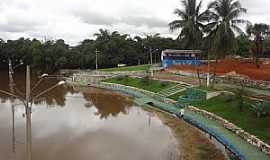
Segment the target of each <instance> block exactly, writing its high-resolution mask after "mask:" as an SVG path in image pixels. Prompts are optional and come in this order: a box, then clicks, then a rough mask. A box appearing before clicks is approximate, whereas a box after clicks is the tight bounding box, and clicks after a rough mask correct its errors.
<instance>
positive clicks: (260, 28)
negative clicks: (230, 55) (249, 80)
mask: <svg viewBox="0 0 270 160" xmlns="http://www.w3.org/2000/svg"><path fill="white" fill-rule="evenodd" d="M246 32H247V34H248V36H249V37H250V38H251V37H254V44H255V46H254V47H252V48H251V50H252V54H253V59H254V63H255V64H256V66H257V68H260V65H259V60H258V57H259V56H261V55H262V53H263V41H264V39H265V38H266V37H267V36H269V35H270V26H269V25H267V24H263V23H260V24H254V25H252V24H250V25H248V26H247V30H246Z"/></svg>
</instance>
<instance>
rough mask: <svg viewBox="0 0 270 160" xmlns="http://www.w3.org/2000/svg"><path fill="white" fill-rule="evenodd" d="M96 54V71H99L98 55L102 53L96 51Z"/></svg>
mask: <svg viewBox="0 0 270 160" xmlns="http://www.w3.org/2000/svg"><path fill="white" fill-rule="evenodd" d="M95 53H96V70H98V53H100V52H99V51H98V50H97V49H96V51H95Z"/></svg>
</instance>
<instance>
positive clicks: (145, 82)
mask: <svg viewBox="0 0 270 160" xmlns="http://www.w3.org/2000/svg"><path fill="white" fill-rule="evenodd" d="M141 83H143V84H149V83H150V76H148V75H147V76H144V77H143V78H142V79H141Z"/></svg>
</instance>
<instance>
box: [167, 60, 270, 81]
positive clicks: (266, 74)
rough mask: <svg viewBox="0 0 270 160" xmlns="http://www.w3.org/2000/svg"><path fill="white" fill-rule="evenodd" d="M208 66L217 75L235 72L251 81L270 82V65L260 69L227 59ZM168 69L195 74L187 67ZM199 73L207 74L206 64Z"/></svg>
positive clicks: (242, 61)
mask: <svg viewBox="0 0 270 160" xmlns="http://www.w3.org/2000/svg"><path fill="white" fill-rule="evenodd" d="M210 66H211V67H210V68H211V69H210V70H211V72H213V70H214V68H215V67H216V73H217V75H224V74H226V73H230V72H235V73H236V74H239V75H245V76H248V77H249V78H250V79H252V80H263V81H270V64H261V65H260V68H257V67H256V65H255V64H254V63H253V62H252V61H247V60H233V59H227V60H219V61H218V64H217V66H216V63H211V65H210ZM169 69H171V70H182V71H189V72H196V68H194V67H192V66H187V65H176V66H173V67H171V68H169ZM199 71H200V72H203V73H207V72H208V66H207V64H203V65H200V66H199Z"/></svg>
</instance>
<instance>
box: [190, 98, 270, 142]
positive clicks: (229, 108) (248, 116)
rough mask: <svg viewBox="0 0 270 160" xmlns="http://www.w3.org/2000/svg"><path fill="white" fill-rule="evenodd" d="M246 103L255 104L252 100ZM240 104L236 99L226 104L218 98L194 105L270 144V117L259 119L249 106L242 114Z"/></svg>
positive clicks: (222, 99)
mask: <svg viewBox="0 0 270 160" xmlns="http://www.w3.org/2000/svg"><path fill="white" fill-rule="evenodd" d="M246 101H248V102H249V103H254V102H252V101H250V100H246ZM238 102H239V101H238V100H237V99H236V98H234V99H233V100H232V101H230V102H225V101H224V97H223V96H218V97H216V98H213V99H210V100H208V101H205V102H200V103H194V104H193V105H194V106H196V107H198V108H201V109H204V110H207V111H209V112H212V113H215V114H217V115H218V116H221V117H223V118H225V119H227V120H229V121H230V122H232V123H234V124H235V125H237V126H239V127H240V128H243V129H244V130H245V131H247V132H249V133H251V134H253V135H255V136H257V137H258V138H260V139H262V140H264V141H265V142H266V143H268V144H270V123H269V122H270V116H267V117H264V118H257V117H256V114H255V113H254V112H253V111H251V110H250V106H249V105H245V107H244V111H243V112H240V111H239V107H238Z"/></svg>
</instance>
